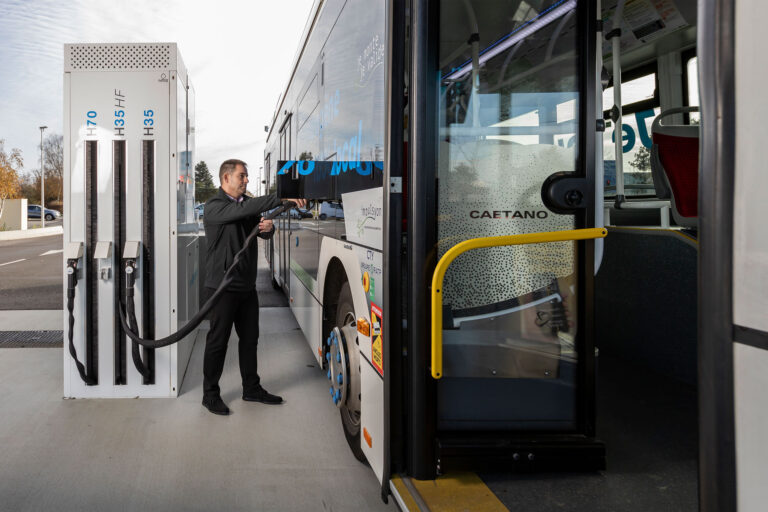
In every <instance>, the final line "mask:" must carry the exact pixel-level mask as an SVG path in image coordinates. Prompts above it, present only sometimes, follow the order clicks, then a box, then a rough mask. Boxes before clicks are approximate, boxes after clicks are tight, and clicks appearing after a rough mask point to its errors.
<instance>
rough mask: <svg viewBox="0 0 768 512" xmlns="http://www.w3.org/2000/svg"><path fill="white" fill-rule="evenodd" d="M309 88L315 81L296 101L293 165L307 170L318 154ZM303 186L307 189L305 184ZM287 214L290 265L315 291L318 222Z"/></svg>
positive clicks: (317, 131) (316, 117)
mask: <svg viewBox="0 0 768 512" xmlns="http://www.w3.org/2000/svg"><path fill="white" fill-rule="evenodd" d="M313 91H316V80H313V81H312V83H311V84H310V87H309V89H308V90H307V92H306V93H305V95H304V98H303V99H302V101H301V103H300V104H299V111H298V115H297V122H298V123H299V127H298V133H297V135H296V153H297V154H298V160H299V162H298V164H297V166H298V167H299V168H300V169H302V170H303V169H307V168H308V167H309V165H310V164H308V162H312V161H314V160H315V159H316V158H317V156H318V155H319V154H320V114H319V108H318V99H317V94H316V92H313ZM297 173H298V170H297ZM317 177H319V173H318V174H316V173H312V174H309V175H307V176H305V177H304V179H305V181H307V182H308V181H311V180H314V179H316V178H317ZM307 187H308V188H309V186H308V185H307ZM287 217H288V222H290V228H291V252H290V258H291V268H293V269H294V273H295V274H296V276H297V277H298V279H299V280H300V281H301V282H303V283H304V286H306V287H307V289H308V290H310V291H315V290H317V267H318V263H319V260H320V240H319V235H318V228H317V223H318V221H317V220H316V219H314V218H312V217H311V216H306V217H304V216H302V214H301V212H300V211H299V210H298V209H293V210H291V211H290V214H288V215H287ZM315 293H316V291H315Z"/></svg>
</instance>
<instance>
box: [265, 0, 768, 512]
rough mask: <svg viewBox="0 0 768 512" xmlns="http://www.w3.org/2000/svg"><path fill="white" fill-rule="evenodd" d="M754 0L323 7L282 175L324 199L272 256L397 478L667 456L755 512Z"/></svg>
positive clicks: (280, 122) (302, 62) (354, 413)
mask: <svg viewBox="0 0 768 512" xmlns="http://www.w3.org/2000/svg"><path fill="white" fill-rule="evenodd" d="M761 15H768V7H765V6H763V3H761V2H757V1H756V0H739V1H735V0H713V1H709V2H699V3H698V4H697V2H695V1H693V0H626V1H625V0H619V1H618V2H617V1H616V0H606V1H602V2H600V1H599V0H597V1H596V0H500V1H494V2H487V1H481V0H390V1H388V2H378V1H366V0H317V1H316V2H315V4H314V6H313V8H312V11H311V13H310V16H309V19H308V21H307V24H306V27H305V29H304V35H303V38H302V43H301V45H300V47H299V50H298V52H297V57H296V59H295V62H294V66H293V68H292V73H291V75H290V77H288V82H287V85H286V87H285V90H284V91H283V93H282V94H281V96H280V99H279V101H278V103H277V106H276V109H275V113H274V116H273V118H272V119H271V121H270V123H269V135H268V140H267V148H266V150H265V164H264V168H265V170H266V171H267V172H266V173H265V174H266V176H267V177H266V186H267V189H268V191H270V192H278V193H283V194H284V195H286V196H287V197H294V196H293V195H290V194H295V193H299V194H301V195H303V196H304V197H307V198H309V199H313V200H316V201H317V203H316V204H315V206H314V211H313V212H311V213H312V214H311V215H310V214H305V215H293V216H291V215H289V214H285V215H284V216H283V217H281V218H280V219H279V220H278V221H277V227H278V231H277V234H276V236H275V237H274V239H273V241H272V242H271V243H270V245H269V251H268V259H269V262H270V268H271V272H272V279H273V285H274V286H275V287H278V288H282V289H283V290H284V291H285V293H286V294H287V296H288V297H289V300H290V306H291V309H292V310H293V312H294V314H295V316H296V319H297V321H298V323H299V325H300V326H301V329H302V331H303V332H304V335H305V336H306V339H307V343H308V344H309V346H310V348H311V350H312V351H313V353H314V354H315V356H316V358H317V362H318V364H319V365H321V366H322V368H323V371H324V372H325V373H326V375H327V377H328V381H329V382H328V386H329V394H328V398H329V406H334V407H337V408H338V409H339V411H340V416H341V425H342V428H343V430H344V433H345V435H346V438H347V441H348V442H349V445H350V448H351V449H352V452H353V453H354V454H355V456H356V457H357V458H358V459H360V460H367V462H368V463H369V464H370V466H371V468H372V469H373V471H374V472H375V474H376V476H377V477H378V478H379V480H380V481H381V483H382V495H383V496H386V495H387V494H388V493H389V492H390V490H391V489H393V488H394V487H393V486H391V484H390V479H391V477H392V476H393V475H394V474H401V475H404V476H405V477H413V478H417V479H428V478H434V477H435V476H437V475H439V474H441V473H444V472H446V471H450V470H451V469H452V468H456V467H463V466H470V467H474V468H478V467H490V466H489V465H493V464H498V465H500V466H502V467H503V468H505V469H506V470H517V469H520V470H549V469H555V470H566V469H576V470H583V471H605V473H604V474H606V475H608V476H610V474H611V468H612V467H614V468H616V467H620V466H621V463H620V460H621V458H622V457H625V458H627V457H628V458H632V457H635V459H633V460H636V461H637V460H645V459H643V457H648V454H649V453H655V454H656V455H657V456H658V457H659V458H660V459H659V460H665V458H666V459H667V460H673V459H674V460H682V461H684V463H683V464H682V465H681V467H682V468H683V469H681V470H680V471H682V472H683V473H684V476H683V477H682V478H681V479H680V481H679V482H677V483H676V484H675V485H678V486H679V488H680V489H679V491H680V493H682V494H685V493H688V494H690V496H691V499H690V500H689V502H690V503H692V504H693V506H698V507H699V508H700V509H701V510H718V511H722V510H736V509H737V507H738V509H739V510H761V509H762V505H763V503H765V502H766V501H768V490H767V489H768V486H767V485H765V483H766V480H765V474H768V471H766V463H765V462H764V461H765V460H768V448H766V446H768V445H766V444H765V443H764V442H763V441H762V438H761V433H762V432H765V431H767V429H768V399H766V397H765V394H764V393H761V390H762V389H763V388H765V386H766V384H768V371H766V370H768V353H767V352H766V349H768V341H767V340H768V335H766V332H768V315H766V314H765V312H766V310H767V309H768V308H766V306H768V298H767V297H768V293H766V291H765V290H766V289H768V286H767V285H768V257H766V254H767V253H768V249H766V243H768V235H766V231H765V230H764V229H761V227H760V220H759V219H761V218H762V217H763V216H764V215H765V213H766V212H765V206H764V205H765V201H762V200H761V198H762V197H761V194H764V193H765V192H766V191H767V190H768V181H767V180H768V178H766V177H765V176H766V175H765V173H761V172H760V170H761V165H760V162H761V160H760V158H761V151H760V147H761V142H762V140H763V139H764V138H765V137H764V136H765V135H766V133H765V132H766V130H767V128H766V127H765V123H764V122H762V121H761V120H763V119H765V118H766V114H767V112H766V110H768V106H766V102H765V100H764V99H763V96H762V95H761V87H762V86H763V85H762V84H763V83H764V82H765V75H766V71H765V70H766V66H765V60H766V59H765V57H764V56H763V55H762V54H761V52H760V48H761V44H760V42H761V41H762V39H761V37H760V33H759V27H760V25H759V21H760V20H761V19H763V18H762V16H761ZM737 50H738V51H737ZM617 125H619V126H620V127H621V130H620V132H619V133H621V136H618V137H617V136H615V134H614V132H615V131H616V128H617ZM617 141H618V143H617ZM320 202H323V204H319V203H320ZM325 202H329V203H330V205H326V204H325ZM331 210H333V211H334V212H336V211H343V213H342V214H334V215H329V214H327V212H329V211H331ZM322 212H324V213H326V214H325V215H322V214H321V213H322ZM537 233H539V234H541V235H535V234H537ZM606 233H607V236H606ZM532 234H534V235H532ZM520 235H530V236H528V237H527V238H526V237H525V236H523V237H521V236H520ZM443 273H444V274H443ZM598 405H599V407H598ZM622 414H624V415H630V416H631V415H632V414H635V415H637V416H636V417H634V416H633V417H631V418H630V419H629V420H628V419H627V418H626V417H621V415H622ZM620 425H623V426H620ZM606 453H607V456H606ZM612 454H613V455H612ZM612 457H613V458H612ZM606 461H607V464H606ZM606 465H607V468H608V469H607V470H606ZM665 470H666V469H663V468H662V469H659V471H662V472H663V471H665ZM644 471H651V470H650V469H646V470H644ZM640 473H642V471H640ZM680 482H683V483H680ZM648 492H649V493H650V494H652V493H653V492H659V491H658V489H657V488H653V489H651V490H649V491H648Z"/></svg>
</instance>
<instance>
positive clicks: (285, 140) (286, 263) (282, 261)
mask: <svg viewBox="0 0 768 512" xmlns="http://www.w3.org/2000/svg"><path fill="white" fill-rule="evenodd" d="M280 159H281V160H290V159H291V115H290V114H289V115H288V117H287V118H286V120H285V121H284V122H283V125H282V127H281V128H280ZM275 220H276V222H275V223H276V224H277V229H278V233H277V235H278V236H277V237H276V238H277V241H276V242H275V243H276V244H277V245H278V247H277V251H278V255H277V258H276V259H277V262H276V263H275V265H276V266H277V267H278V268H279V271H278V275H279V276H280V281H281V284H282V286H283V288H285V289H287V288H288V286H289V283H290V279H289V271H290V270H289V269H290V261H291V260H290V257H291V256H290V243H289V242H290V221H291V218H290V215H289V214H288V213H283V214H281V215H280V216H279V217H278V218H277V219H275Z"/></svg>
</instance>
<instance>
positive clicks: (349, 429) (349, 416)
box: [336, 282, 366, 462]
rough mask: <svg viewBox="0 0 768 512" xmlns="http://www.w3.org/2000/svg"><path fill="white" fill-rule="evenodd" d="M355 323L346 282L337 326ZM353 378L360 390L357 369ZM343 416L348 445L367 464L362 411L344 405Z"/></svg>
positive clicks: (351, 343) (355, 345)
mask: <svg viewBox="0 0 768 512" xmlns="http://www.w3.org/2000/svg"><path fill="white" fill-rule="evenodd" d="M354 321H355V307H354V305H353V303H352V291H351V290H350V288H349V283H348V282H344V284H343V285H342V286H341V290H339V302H338V306H337V308H336V326H337V327H339V329H341V327H343V326H345V325H348V324H349V323H350V322H354ZM348 345H350V346H348V347H347V349H348V350H358V348H357V344H354V343H353V342H352V341H351V340H350V343H349V344H348ZM352 360H353V361H359V354H358V358H352ZM352 371H353V378H356V379H357V385H356V386H352V387H351V388H352V389H360V372H359V371H357V369H356V368H353V369H352ZM339 413H340V414H341V425H342V428H343V429H344V437H345V438H346V439H347V444H349V448H350V449H351V450H352V453H353V454H354V456H355V458H356V459H357V460H359V461H360V462H366V459H365V454H364V453H363V448H362V446H361V445H360V411H359V410H357V411H355V410H350V409H349V408H348V407H347V406H346V405H342V406H341V407H340V409H339Z"/></svg>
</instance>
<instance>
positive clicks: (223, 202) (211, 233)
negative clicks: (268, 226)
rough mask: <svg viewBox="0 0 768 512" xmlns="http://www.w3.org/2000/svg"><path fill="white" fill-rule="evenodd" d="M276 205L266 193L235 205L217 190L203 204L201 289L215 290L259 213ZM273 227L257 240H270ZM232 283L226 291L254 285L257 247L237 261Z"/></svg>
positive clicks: (246, 198)
mask: <svg viewBox="0 0 768 512" xmlns="http://www.w3.org/2000/svg"><path fill="white" fill-rule="evenodd" d="M277 206H280V201H279V200H278V199H277V196H275V195H274V194H270V195H268V196H262V197H247V196H243V201H242V202H239V203H238V202H236V201H233V200H232V199H230V198H229V196H227V194H225V193H224V191H223V190H222V189H221V188H219V191H218V192H217V193H216V195H215V196H213V197H212V198H211V199H209V200H208V201H207V202H206V203H205V209H204V213H203V226H204V227H205V238H206V241H207V243H208V250H207V253H206V260H205V286H206V287H208V288H218V286H219V284H220V283H221V280H222V279H223V278H224V273H225V272H226V271H227V269H228V268H229V267H230V265H232V261H233V260H234V258H235V254H237V252H238V251H239V250H240V249H241V248H242V247H243V244H244V242H245V239H246V238H247V237H248V235H249V234H250V233H251V230H253V228H254V227H255V226H256V225H257V224H258V223H259V217H261V216H262V213H263V212H266V211H267V210H271V209H272V208H275V207H277ZM274 232H275V231H274V228H273V229H272V231H270V232H268V233H259V237H260V238H265V239H266V238H270V237H272V235H273V234H274ZM240 261H241V263H240V265H239V266H240V268H239V269H238V271H237V273H236V275H235V280H234V281H233V282H232V284H231V285H230V286H229V288H228V289H229V290H230V291H250V290H253V289H254V287H255V286H256V270H257V267H258V244H256V243H253V244H252V245H251V248H250V249H249V250H248V251H247V252H246V253H245V254H244V255H243V258H242V259H241V260H240Z"/></svg>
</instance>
